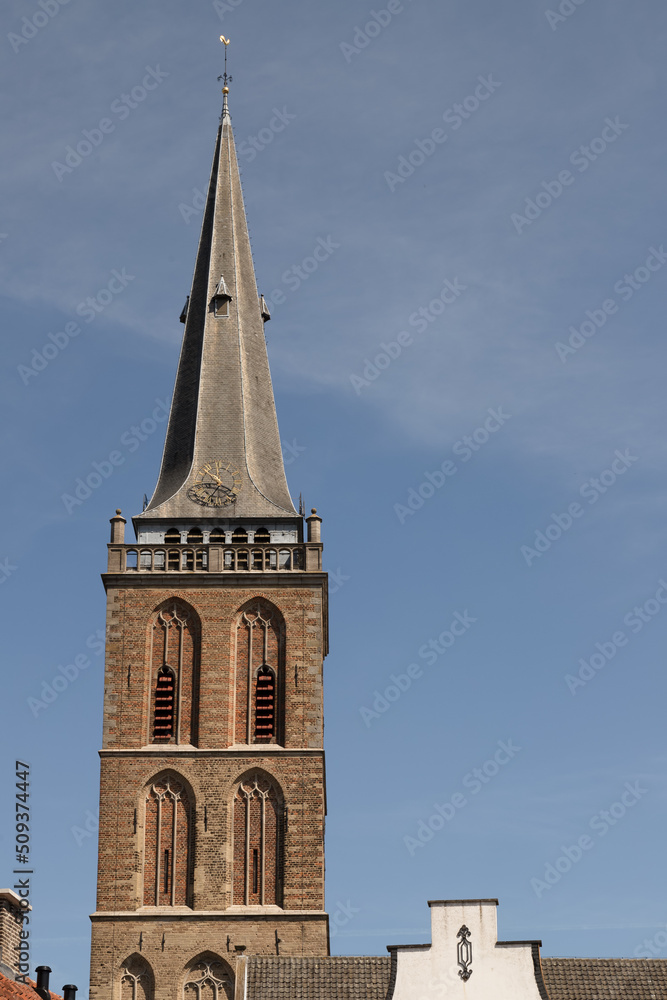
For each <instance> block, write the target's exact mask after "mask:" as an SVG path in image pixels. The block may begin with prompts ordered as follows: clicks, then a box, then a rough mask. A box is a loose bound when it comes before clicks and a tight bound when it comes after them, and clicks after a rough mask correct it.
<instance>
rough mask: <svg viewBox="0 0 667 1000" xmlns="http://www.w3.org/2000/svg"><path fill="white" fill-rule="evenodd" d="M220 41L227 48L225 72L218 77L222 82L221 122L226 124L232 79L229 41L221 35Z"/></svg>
mask: <svg viewBox="0 0 667 1000" xmlns="http://www.w3.org/2000/svg"><path fill="white" fill-rule="evenodd" d="M220 41H221V42H222V44H223V45H224V46H225V72H224V73H223V75H222V76H219V77H218V80H222V94H223V97H222V114H221V115H220V122H221V123H222V122H224V121H225V119H229V108H228V106H227V94H228V93H229V84H230V83H231V82H232V78H231V76H230V75H229V73H228V72H227V46H228V45H229V39H228V38H225V36H224V35H220Z"/></svg>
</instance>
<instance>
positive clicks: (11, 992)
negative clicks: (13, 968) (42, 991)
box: [0, 972, 62, 1000]
mask: <svg viewBox="0 0 667 1000" xmlns="http://www.w3.org/2000/svg"><path fill="white" fill-rule="evenodd" d="M36 985H37V984H36V983H35V981H34V980H33V979H29V980H28V982H27V983H17V982H16V981H15V980H14V979H9V978H8V977H7V976H4V975H3V974H2V973H1V972H0V1000H40V998H39V993H36V992H35V987H36ZM51 996H52V997H53V1000H62V997H61V996H59V994H58V993H52V994H51Z"/></svg>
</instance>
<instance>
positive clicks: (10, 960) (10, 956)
mask: <svg viewBox="0 0 667 1000" xmlns="http://www.w3.org/2000/svg"><path fill="white" fill-rule="evenodd" d="M20 903H21V900H20V899H19V897H18V896H17V895H16V893H15V892H14V891H13V890H12V889H0V972H2V973H4V975H5V976H8V977H9V978H11V979H15V978H16V975H17V972H18V969H17V963H18V955H19V947H18V946H19V935H20V933H21V929H22V927H23V912H24V911H23V910H22V909H21V906H20Z"/></svg>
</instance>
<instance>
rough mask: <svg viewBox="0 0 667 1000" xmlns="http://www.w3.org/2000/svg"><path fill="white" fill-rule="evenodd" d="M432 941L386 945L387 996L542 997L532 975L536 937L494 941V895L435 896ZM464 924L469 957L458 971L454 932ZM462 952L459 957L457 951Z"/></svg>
mask: <svg viewBox="0 0 667 1000" xmlns="http://www.w3.org/2000/svg"><path fill="white" fill-rule="evenodd" d="M429 906H430V907H431V944H430V945H398V946H396V947H390V948H389V951H390V952H392V959H393V964H394V969H395V978H394V977H392V978H394V988H393V991H391V990H390V992H389V998H388V1000H436V998H437V1000H544V994H542V993H541V991H540V986H539V984H538V982H537V980H536V973H535V963H534V957H533V956H534V954H535V955H536V954H537V947H539V944H540V942H537V941H534V942H533V941H503V942H499V941H498V927H497V909H496V908H497V906H498V901H497V900H496V899H470V900H437V901H432V902H429ZM461 928H467V929H468V931H469V932H470V933H469V936H468V941H469V943H470V946H471V948H472V959H471V961H470V962H469V963H468V965H467V972H469V973H470V975H469V976H468V978H467V979H464V978H462V976H461V975H459V973H465V972H466V966H465V965H464V966H463V967H461V966H460V965H459V961H458V959H459V957H460V956H459V953H458V945H459V943H460V941H461V938H459V937H458V934H459V932H460V931H461ZM462 957H463V956H462Z"/></svg>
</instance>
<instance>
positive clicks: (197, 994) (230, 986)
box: [183, 957, 234, 1000]
mask: <svg viewBox="0 0 667 1000" xmlns="http://www.w3.org/2000/svg"><path fill="white" fill-rule="evenodd" d="M183 996H184V998H185V1000H233V997H234V976H233V974H232V972H231V970H230V968H229V966H228V965H227V964H226V962H223V961H222V960H221V959H216V958H214V957H213V958H210V959H203V960H202V961H200V962H197V963H195V964H194V965H193V966H192V967H191V968H190V969H189V970H188V972H187V974H186V980H185V985H184V986H183Z"/></svg>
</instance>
